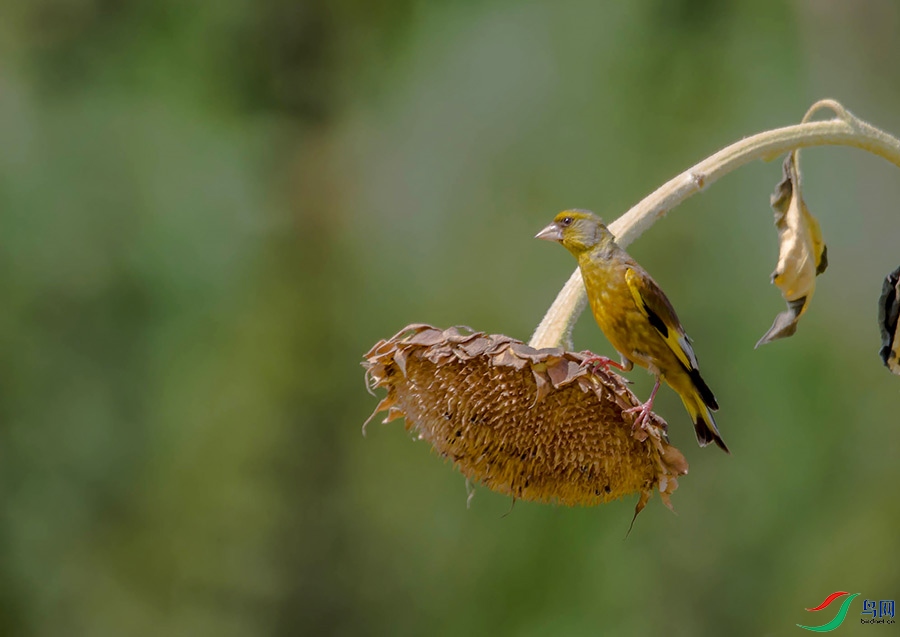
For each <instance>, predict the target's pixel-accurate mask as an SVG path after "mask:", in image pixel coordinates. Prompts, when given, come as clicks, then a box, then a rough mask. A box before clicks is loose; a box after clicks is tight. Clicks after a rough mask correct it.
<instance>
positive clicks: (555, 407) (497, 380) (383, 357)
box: [363, 324, 687, 514]
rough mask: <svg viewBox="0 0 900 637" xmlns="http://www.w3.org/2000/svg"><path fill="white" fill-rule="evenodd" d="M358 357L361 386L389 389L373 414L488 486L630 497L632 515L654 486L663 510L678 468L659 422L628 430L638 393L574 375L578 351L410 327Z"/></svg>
mask: <svg viewBox="0 0 900 637" xmlns="http://www.w3.org/2000/svg"><path fill="white" fill-rule="evenodd" d="M365 358H366V360H365V362H364V363H363V366H364V367H365V368H366V379H367V385H368V386H369V387H370V388H375V387H384V388H385V389H387V392H388V393H387V396H386V397H385V398H384V400H382V401H381V402H380V403H379V404H378V407H376V409H375V412H374V413H373V414H372V416H374V415H375V414H377V413H378V412H380V411H385V410H386V411H387V417H386V418H385V419H384V422H385V423H387V422H390V421H392V420H394V419H396V418H401V417H402V418H405V419H406V429H407V430H414V431H415V432H416V433H417V434H418V435H419V437H420V438H423V439H425V440H427V441H428V442H429V443H431V445H432V447H433V448H434V449H435V451H437V452H438V453H439V454H441V455H442V456H444V457H445V458H450V459H451V460H453V462H454V463H455V465H456V466H457V467H458V468H459V470H460V471H461V472H462V473H463V474H464V475H465V476H466V477H467V478H469V479H471V480H474V481H478V482H480V483H481V484H483V485H484V486H486V487H488V488H490V489H492V490H493V491H497V492H499V493H504V494H507V495H511V496H512V497H513V498H516V499H522V500H532V501H537V502H555V503H559V504H565V505H576V504H580V505H594V504H600V503H603V502H609V501H611V500H615V499H617V498H620V497H622V496H624V495H628V494H631V493H640V494H641V497H640V500H639V501H638V506H637V509H636V513H635V514H637V512H639V511H640V510H641V509H642V508H643V506H644V504H645V503H646V502H647V500H648V499H649V497H650V494H651V493H652V491H653V489H658V490H659V492H660V495H661V496H662V498H663V501H664V502H665V503H666V505H667V506H671V505H670V504H669V498H668V496H669V494H671V493H672V492H673V491H674V490H675V489H676V488H677V486H678V482H677V479H676V478H677V476H680V475H684V474H686V473H687V462H686V461H685V459H684V456H682V455H681V452H680V451H678V450H677V449H676V448H675V447H673V446H671V445H670V444H669V442H668V440H667V438H666V423H665V422H664V421H663V420H662V419H661V418H660V417H659V416H657V415H656V414H652V415H651V418H650V419H648V424H647V426H646V429H638V430H637V431H632V423H633V422H634V416H633V415H631V414H623V410H624V409H628V408H630V407H635V406H637V405H639V404H640V403H639V402H638V400H637V398H636V397H635V396H634V394H633V393H632V392H631V391H630V390H629V389H628V388H627V387H626V386H625V384H624V381H623V379H622V378H620V377H619V376H617V375H615V374H612V373H604V372H603V371H601V370H598V371H597V372H594V373H591V372H589V371H588V370H586V369H584V368H582V367H581V366H580V363H581V361H582V360H583V359H584V355H582V354H577V353H574V352H567V351H564V350H562V349H541V350H536V349H533V348H531V347H529V346H528V345H526V344H524V343H522V342H521V341H517V340H515V339H512V338H509V337H508V336H503V335H486V334H483V333H479V332H471V330H467V329H466V330H461V329H460V328H450V329H447V330H443V331H442V330H439V329H437V328H434V327H431V326H430V325H421V324H415V325H410V326H408V327H406V328H404V329H403V330H401V331H400V332H399V333H398V334H397V335H396V336H394V337H393V338H391V339H389V340H387V341H380V342H379V343H378V344H377V345H375V347H373V348H372V350H371V351H369V353H368V354H366V357H365ZM371 418H372V417H370V418H369V420H371ZM367 422H368V421H367ZM363 428H364V429H363V430H364V431H365V425H363Z"/></svg>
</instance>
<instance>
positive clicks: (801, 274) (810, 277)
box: [756, 151, 828, 347]
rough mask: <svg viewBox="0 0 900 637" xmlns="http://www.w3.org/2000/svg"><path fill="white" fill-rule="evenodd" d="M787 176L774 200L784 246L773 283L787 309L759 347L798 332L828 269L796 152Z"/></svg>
mask: <svg viewBox="0 0 900 637" xmlns="http://www.w3.org/2000/svg"><path fill="white" fill-rule="evenodd" d="M783 173H784V178H783V179H782V180H781V182H780V183H779V184H778V185H777V186H775V192H773V193H772V196H771V198H770V204H771V206H772V210H774V211H775V227H776V228H777V229H778V241H779V244H780V247H779V250H778V265H777V266H776V267H775V271H774V272H773V273H772V283H774V284H775V285H777V286H778V287H779V288H780V289H781V295H782V296H783V297H784V300H785V301H787V309H786V310H785V311H784V312H781V313H780V314H778V316H776V317H775V322H774V323H772V327H770V328H769V331H768V332H766V333H765V335H764V336H763V337H762V338H761V339H759V342H758V343H757V344H756V347H759V346H760V345H764V344H766V343H769V342H771V341H774V340H776V339H779V338H785V337H787V336H791V335H793V334H794V332H796V331H797V321H799V320H800V317H801V316H803V313H804V312H806V308H807V307H809V302H810V300H811V299H812V296H813V292H814V291H815V289H816V277H817V276H818V275H820V274H822V273H823V272H824V271H825V268H826V267H828V255H827V249H826V247H825V242H824V241H823V239H822V229H821V228H820V227H819V222H818V220H817V219H816V218H815V217H813V216H812V214H810V212H809V210H808V209H807V207H806V204H805V203H804V202H803V196H802V194H801V192H800V169H799V168H798V166H797V152H796V151H794V152H792V153H790V154H789V155H788V156H787V157H785V159H784V166H783Z"/></svg>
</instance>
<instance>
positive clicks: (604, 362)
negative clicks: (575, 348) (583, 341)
mask: <svg viewBox="0 0 900 637" xmlns="http://www.w3.org/2000/svg"><path fill="white" fill-rule="evenodd" d="M581 353H582V355H584V356H585V357H586V358H585V359H584V360H583V361H581V365H580V366H581V367H584V368H586V369H589V370H590V371H591V373H592V374H596V373H597V370H598V369H602V370H603V371H604V372H606V373H607V374H608V373H610V372H609V368H610V367H617V368H619V369H620V370H622V371H623V372H624V371H625V366H624V365H622V364H621V363H617V362H616V361H614V360H613V359H611V358H609V357H608V356H598V355H596V354H593V353H591V352H589V351H584V352H581Z"/></svg>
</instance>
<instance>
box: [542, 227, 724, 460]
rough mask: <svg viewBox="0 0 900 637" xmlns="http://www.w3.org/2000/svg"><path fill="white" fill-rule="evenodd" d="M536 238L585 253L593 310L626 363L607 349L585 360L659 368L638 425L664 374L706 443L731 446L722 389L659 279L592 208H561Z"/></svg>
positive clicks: (577, 255) (582, 255)
mask: <svg viewBox="0 0 900 637" xmlns="http://www.w3.org/2000/svg"><path fill="white" fill-rule="evenodd" d="M536 238H538V239H546V240H548V241H557V242H559V243H561V244H562V245H563V246H564V247H565V248H566V249H568V250H569V252H571V253H572V254H573V255H575V258H576V259H578V267H579V268H580V269H581V276H582V278H583V279H584V287H585V288H586V289H587V296H588V300H589V301H590V304H591V310H592V312H593V314H594V318H595V319H596V321H597V324H598V325H599V326H600V329H601V330H602V331H603V334H604V335H605V336H606V338H607V339H608V340H609V342H610V343H611V344H612V346H613V347H615V348H616V350H617V351H618V352H619V354H620V355H621V356H622V362H621V364H620V363H615V362H613V361H611V360H610V359H609V358H606V357H605V356H591V357H590V358H588V359H587V360H585V364H592V365H595V366H596V365H599V366H602V367H605V368H607V369H608V368H609V366H613V367H618V368H619V369H621V370H623V371H629V370H631V369H632V367H634V363H637V364H638V365H640V366H641V367H646V368H647V369H649V370H650V371H651V372H652V373H653V374H654V375H655V376H656V384H655V385H654V386H653V391H652V392H651V393H650V398H649V400H647V402H646V403H644V404H643V405H641V406H640V407H636V408H634V409H633V411H635V412H638V416H637V418H635V421H634V426H635V427H637V426H639V425H642V424H643V422H644V421H645V420H646V418H647V417H648V416H649V414H650V410H651V409H652V408H653V400H654V398H655V397H656V392H657V391H658V390H659V385H660V380H665V381H666V383H667V384H668V385H669V387H671V388H672V389H674V390H675V391H676V392H677V393H678V395H679V396H681V400H682V402H683V403H684V406H685V409H687V411H688V414H690V416H691V420H693V422H694V431H695V433H696V434H697V441H698V442H699V443H700V446H701V447H705V446H706V445H708V444H709V443H710V442H715V443H716V444H717V445H719V447H721V448H722V449H723V450H724V451H726V452H728V447H726V446H725V442H724V441H723V440H722V438H721V436H719V429H718V427H716V421H715V419H713V415H712V411H714V410H716V409H718V408H719V405H718V403H717V402H716V397H715V396H713V393H712V391H711V390H710V388H709V386H708V385H707V384H706V382H705V381H704V380H703V378H701V376H700V370H699V369H698V368H697V357H696V356H695V355H694V350H693V348H692V347H691V340H690V339H689V338H688V336H687V334H685V333H684V328H683V327H682V326H681V322H680V321H679V320H678V316H677V315H676V314H675V309H674V308H673V307H672V304H671V303H670V302H669V299H667V298H666V295H665V294H664V293H663V291H662V290H661V289H660V288H659V286H658V285H657V284H656V281H654V280H653V279H652V278H651V277H650V275H649V274H647V271H646V270H644V268H642V267H641V266H640V265H638V263H637V262H636V261H635V260H634V259H632V258H631V257H630V256H629V255H628V253H627V252H625V250H623V249H622V248H620V247H619V246H618V244H616V241H615V237H613V235H612V233H611V232H610V231H609V230H608V229H607V228H606V226H605V225H603V223H602V222H601V221H600V219H599V218H598V217H597V216H596V215H595V214H593V213H592V212H589V211H587V210H564V211H562V212H561V213H559V214H558V215H556V218H555V219H554V220H553V223H551V224H550V225H549V226H547V227H546V228H544V229H543V230H541V231H540V232H539V233H538V234H537V237H536ZM630 411H631V410H630Z"/></svg>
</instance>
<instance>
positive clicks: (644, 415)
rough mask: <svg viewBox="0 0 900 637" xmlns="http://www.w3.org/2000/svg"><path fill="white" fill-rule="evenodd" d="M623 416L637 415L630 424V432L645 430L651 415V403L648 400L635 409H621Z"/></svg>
mask: <svg viewBox="0 0 900 637" xmlns="http://www.w3.org/2000/svg"><path fill="white" fill-rule="evenodd" d="M622 413H623V414H637V417H635V419H634V422H633V423H631V431H635V430H637V428H638V427H640V428H641V429H644V430H646V429H647V425H648V424H649V422H648V421H649V420H650V414H651V413H653V401H652V400H648V401H647V402H645V403H644V404H643V405H638V406H637V407H631V408H629V409H623V410H622Z"/></svg>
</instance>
